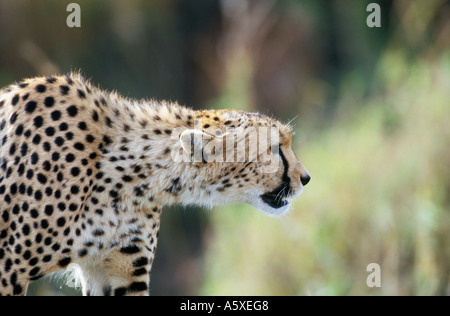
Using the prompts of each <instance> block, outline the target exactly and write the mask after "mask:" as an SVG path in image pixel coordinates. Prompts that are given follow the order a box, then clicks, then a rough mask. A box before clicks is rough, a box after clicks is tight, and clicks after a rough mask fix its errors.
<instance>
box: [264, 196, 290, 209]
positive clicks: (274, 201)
mask: <svg viewBox="0 0 450 316" xmlns="http://www.w3.org/2000/svg"><path fill="white" fill-rule="evenodd" d="M261 199H262V200H263V202H264V203H266V204H267V205H269V206H270V207H271V208H274V209H279V208H282V207H285V206H288V205H289V202H288V201H287V200H285V199H284V197H283V196H281V197H280V195H279V194H277V195H275V194H272V193H268V194H263V195H261Z"/></svg>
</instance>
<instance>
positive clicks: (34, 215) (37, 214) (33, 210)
mask: <svg viewBox="0 0 450 316" xmlns="http://www.w3.org/2000/svg"><path fill="white" fill-rule="evenodd" d="M30 215H31V217H32V218H38V217H39V212H38V211H37V210H36V209H32V210H31V211H30Z"/></svg>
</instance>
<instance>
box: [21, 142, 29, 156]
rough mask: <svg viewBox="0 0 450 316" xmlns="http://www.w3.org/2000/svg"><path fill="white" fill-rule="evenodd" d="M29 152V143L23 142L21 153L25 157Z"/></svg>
mask: <svg viewBox="0 0 450 316" xmlns="http://www.w3.org/2000/svg"><path fill="white" fill-rule="evenodd" d="M27 153H28V145H27V144H26V143H23V144H22V146H21V147H20V154H21V155H22V157H25V156H26V155H27Z"/></svg>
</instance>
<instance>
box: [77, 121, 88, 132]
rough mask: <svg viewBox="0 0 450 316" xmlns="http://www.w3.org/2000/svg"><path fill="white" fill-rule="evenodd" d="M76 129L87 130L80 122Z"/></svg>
mask: <svg viewBox="0 0 450 316" xmlns="http://www.w3.org/2000/svg"><path fill="white" fill-rule="evenodd" d="M78 128H79V129H81V130H82V131H85V130H87V125H86V123H85V122H80V123H78Z"/></svg>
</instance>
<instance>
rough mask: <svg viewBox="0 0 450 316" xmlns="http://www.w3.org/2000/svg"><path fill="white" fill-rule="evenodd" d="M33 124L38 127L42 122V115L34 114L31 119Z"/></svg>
mask: <svg viewBox="0 0 450 316" xmlns="http://www.w3.org/2000/svg"><path fill="white" fill-rule="evenodd" d="M33 124H34V127H36V129H38V128H39V127H41V126H42V125H43V124H44V119H43V118H42V116H36V117H35V118H34V120H33Z"/></svg>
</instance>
